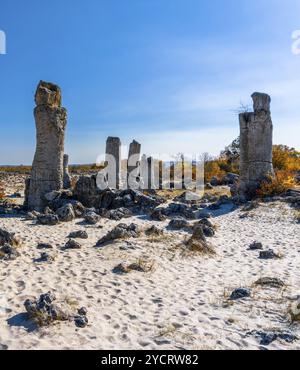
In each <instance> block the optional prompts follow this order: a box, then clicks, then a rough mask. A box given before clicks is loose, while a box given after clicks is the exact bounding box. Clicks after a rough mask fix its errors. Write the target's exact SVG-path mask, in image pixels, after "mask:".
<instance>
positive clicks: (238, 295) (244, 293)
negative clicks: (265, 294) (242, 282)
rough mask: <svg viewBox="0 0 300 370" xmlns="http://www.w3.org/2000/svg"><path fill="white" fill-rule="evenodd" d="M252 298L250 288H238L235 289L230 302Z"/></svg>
mask: <svg viewBox="0 0 300 370" xmlns="http://www.w3.org/2000/svg"><path fill="white" fill-rule="evenodd" d="M250 296H251V290H250V289H248V288H238V289H235V290H234V291H233V292H232V293H231V295H230V298H229V299H230V300H237V299H242V298H248V297H250Z"/></svg>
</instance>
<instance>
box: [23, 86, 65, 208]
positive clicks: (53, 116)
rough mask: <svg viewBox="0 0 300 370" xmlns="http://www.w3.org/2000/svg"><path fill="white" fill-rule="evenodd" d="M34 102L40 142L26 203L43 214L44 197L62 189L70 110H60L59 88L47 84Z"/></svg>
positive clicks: (39, 90) (38, 90)
mask: <svg viewBox="0 0 300 370" xmlns="http://www.w3.org/2000/svg"><path fill="white" fill-rule="evenodd" d="M35 101H36V104H37V106H36V108H35V110H34V116H35V122H36V130H37V133H36V140H37V143H36V152H35V156H34V160H33V164H32V171H31V177H30V182H29V188H28V190H27V196H28V199H26V200H25V204H26V205H27V206H28V208H29V210H37V211H41V210H43V209H44V208H45V206H46V205H47V201H46V200H45V199H44V195H45V194H47V193H49V192H51V191H53V190H60V189H62V187H63V156H64V139H65V129H66V124H67V111H66V109H65V108H62V107H61V93H60V88H59V87H58V86H56V85H53V84H50V83H47V82H43V81H41V82H40V83H39V85H38V88H37V92H36V95H35Z"/></svg>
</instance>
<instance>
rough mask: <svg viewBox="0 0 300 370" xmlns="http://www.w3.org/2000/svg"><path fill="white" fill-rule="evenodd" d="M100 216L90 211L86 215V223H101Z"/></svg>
mask: <svg viewBox="0 0 300 370" xmlns="http://www.w3.org/2000/svg"><path fill="white" fill-rule="evenodd" d="M100 218H101V217H100V216H99V215H97V213H96V212H93V211H90V212H87V213H86V214H85V215H84V219H85V221H86V222H87V223H88V224H90V225H96V224H97V223H98V222H99V221H100Z"/></svg>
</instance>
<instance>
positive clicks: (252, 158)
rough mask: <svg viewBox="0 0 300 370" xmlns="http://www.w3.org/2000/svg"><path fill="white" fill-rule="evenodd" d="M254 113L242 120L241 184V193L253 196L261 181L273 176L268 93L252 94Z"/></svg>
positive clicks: (243, 117) (244, 116)
mask: <svg viewBox="0 0 300 370" xmlns="http://www.w3.org/2000/svg"><path fill="white" fill-rule="evenodd" d="M252 99H253V103H254V104H253V106H254V112H253V113H248V112H247V113H241V114H240V116H239V119H240V183H239V193H240V194H241V195H246V196H250V197H251V196H252V195H254V194H255V191H256V189H257V188H258V187H259V184H260V182H261V181H262V180H263V179H265V178H266V177H267V176H269V175H273V174H274V171H273V165H272V143H273V124H272V119H271V112H270V103H271V98H270V96H269V95H267V94H262V93H254V94H253V95H252Z"/></svg>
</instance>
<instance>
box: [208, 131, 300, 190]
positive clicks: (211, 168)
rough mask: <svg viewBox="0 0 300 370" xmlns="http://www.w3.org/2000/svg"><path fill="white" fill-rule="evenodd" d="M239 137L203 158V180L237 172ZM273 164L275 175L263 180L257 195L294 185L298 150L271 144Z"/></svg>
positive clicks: (299, 156) (298, 165)
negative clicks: (220, 149)
mask: <svg viewBox="0 0 300 370" xmlns="http://www.w3.org/2000/svg"><path fill="white" fill-rule="evenodd" d="M239 145H240V143H239V138H238V139H236V140H234V141H233V142H232V143H231V144H230V145H229V146H228V147H226V148H225V150H224V151H223V152H222V153H221V155H220V156H219V157H217V158H212V157H209V156H208V155H206V158H205V182H209V181H210V180H211V179H212V178H213V177H216V178H218V179H219V180H221V179H222V177H223V176H224V175H225V174H226V173H228V172H232V173H236V174H239V158H240V150H239ZM273 166H274V171H275V177H274V178H270V179H268V180H266V181H264V182H263V184H262V187H261V189H260V191H259V195H260V196H262V195H274V194H279V193H282V192H284V191H286V190H287V189H288V188H291V187H293V186H295V185H296V183H295V176H296V174H297V172H299V171H300V152H299V151H297V150H296V149H294V148H289V147H288V146H286V145H274V146H273Z"/></svg>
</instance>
